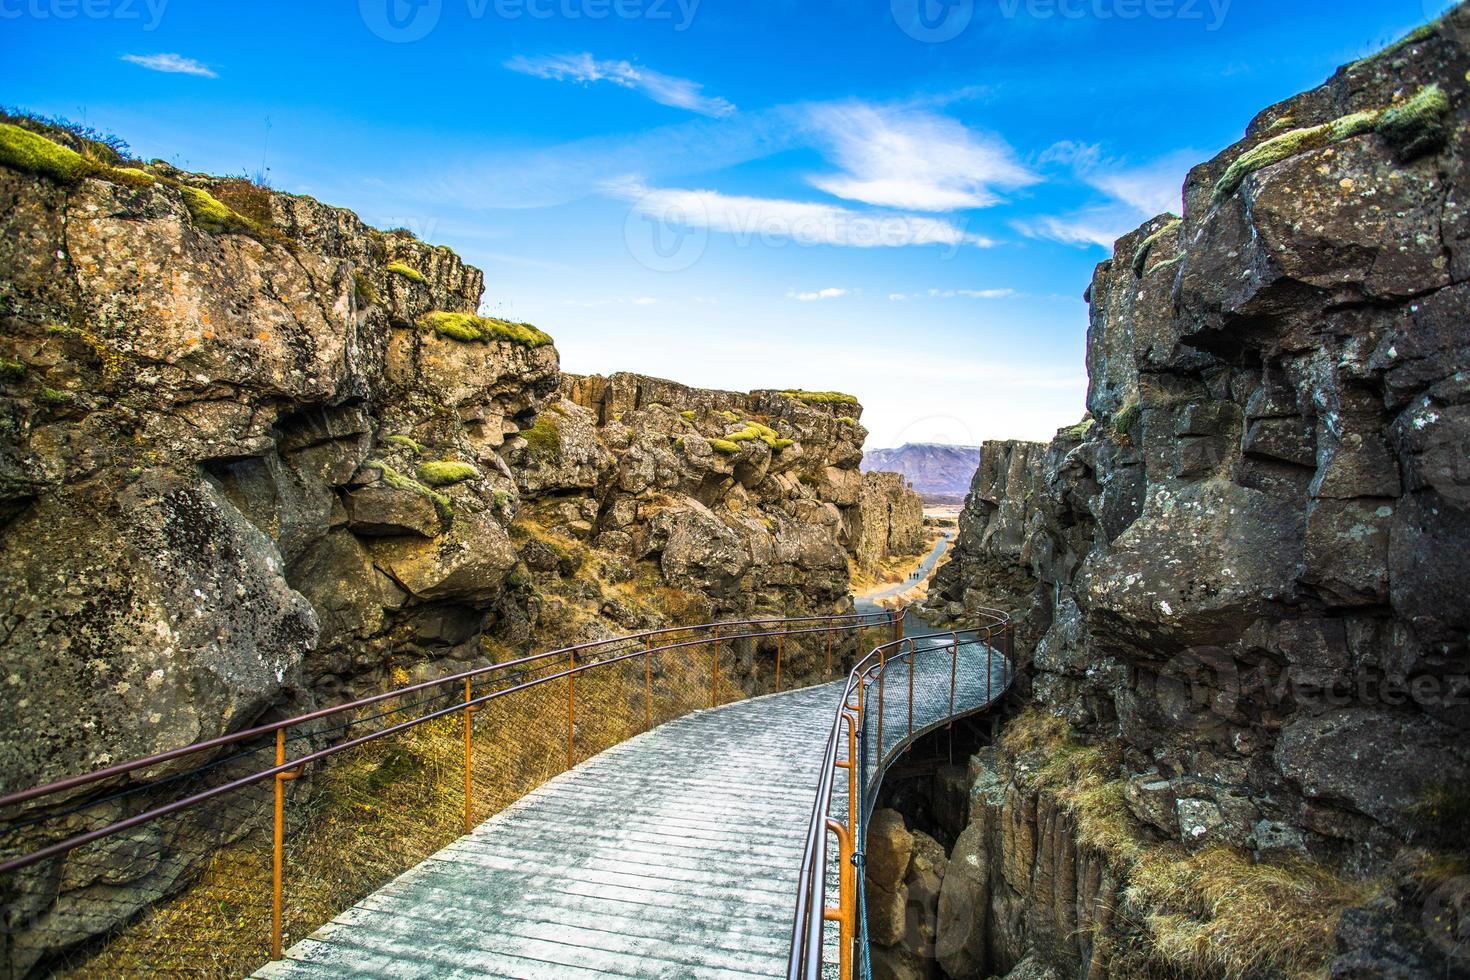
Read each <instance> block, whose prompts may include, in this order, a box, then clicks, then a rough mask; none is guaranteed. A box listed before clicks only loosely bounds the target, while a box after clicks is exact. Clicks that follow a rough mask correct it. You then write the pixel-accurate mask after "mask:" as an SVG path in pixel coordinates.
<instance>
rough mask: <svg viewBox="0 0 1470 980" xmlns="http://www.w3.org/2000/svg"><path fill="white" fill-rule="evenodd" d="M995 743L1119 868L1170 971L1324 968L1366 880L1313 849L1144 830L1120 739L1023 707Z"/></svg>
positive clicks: (1367, 892)
mask: <svg viewBox="0 0 1470 980" xmlns="http://www.w3.org/2000/svg"><path fill="white" fill-rule="evenodd" d="M1000 744H1001V748H1003V749H1004V750H1005V751H1006V752H1007V753H1009V754H1011V755H1012V756H1015V757H1017V759H1018V767H1019V768H1021V769H1022V770H1023V774H1024V775H1023V778H1024V779H1025V780H1026V781H1027V782H1028V783H1029V784H1030V785H1032V786H1034V787H1035V788H1037V789H1039V790H1041V791H1043V792H1046V793H1050V794H1052V795H1053V796H1054V797H1055V798H1056V800H1057V801H1058V802H1059V803H1060V804H1061V806H1062V807H1063V808H1064V809H1065V810H1066V812H1067V813H1068V814H1069V815H1070V816H1071V817H1072V819H1073V821H1074V823H1075V825H1076V836H1077V840H1078V841H1079V842H1080V843H1081V844H1082V845H1083V846H1085V847H1089V848H1091V849H1093V850H1095V851H1097V852H1098V853H1100V854H1102V855H1104V856H1105V857H1106V858H1107V860H1108V862H1109V864H1111V865H1112V866H1113V867H1114V868H1115V869H1116V870H1117V871H1119V872H1120V873H1121V874H1122V875H1123V876H1124V878H1125V879H1126V881H1127V885H1126V888H1125V892H1124V894H1125V899H1126V901H1125V903H1124V904H1125V907H1124V908H1123V909H1120V910H1119V911H1120V913H1122V914H1123V915H1124V916H1126V917H1129V918H1135V919H1136V920H1137V921H1138V924H1139V925H1140V926H1141V927H1142V932H1143V934H1144V939H1145V941H1146V944H1147V949H1146V950H1145V951H1144V952H1145V955H1146V956H1147V958H1148V960H1150V961H1151V963H1152V964H1153V965H1155V966H1156V967H1158V968H1160V969H1161V970H1163V971H1164V972H1165V973H1166V974H1168V975H1183V976H1188V977H1211V978H1216V977H1218V978H1243V977H1251V976H1260V975H1279V976H1286V977H1291V978H1297V977H1303V978H1304V977H1309V976H1319V975H1320V974H1321V971H1322V969H1323V966H1324V965H1325V961H1326V958H1327V954H1328V951H1329V950H1330V949H1331V944H1330V942H1329V940H1330V937H1331V934H1332V929H1333V927H1334V925H1335V924H1336V922H1337V919H1338V917H1339V916H1340V915H1341V914H1342V912H1343V910H1344V909H1347V908H1349V907H1351V906H1354V905H1359V904H1361V903H1363V902H1365V901H1367V900H1368V899H1369V898H1370V897H1371V895H1372V892H1373V886H1372V885H1371V884H1366V883H1361V882H1354V881H1350V880H1348V879H1346V878H1344V877H1342V876H1341V875H1339V874H1337V873H1336V872H1334V871H1332V870H1331V869H1329V868H1326V867H1324V866H1322V865H1319V864H1314V863H1311V862H1308V861H1291V862H1284V863H1266V862H1257V861H1254V860H1253V859H1252V858H1251V857H1250V855H1248V854H1247V853H1245V852H1243V851H1240V850H1238V849H1235V848H1230V847H1224V846H1216V847H1209V848H1205V849H1203V850H1200V851H1196V852H1190V851H1188V850H1187V849H1185V848H1184V847H1183V846H1181V845H1180V844H1177V843H1174V842H1158V841H1154V840H1151V839H1150V838H1149V836H1148V835H1147V834H1146V833H1145V832H1144V830H1143V828H1142V826H1141V825H1140V824H1139V823H1138V821H1137V820H1136V819H1135V818H1134V816H1133V814H1132V813H1131V812H1130V811H1129V809H1128V806H1127V804H1126V803H1125V802H1124V799H1123V782H1122V780H1121V779H1119V778H1117V773H1118V764H1119V756H1118V749H1117V747H1116V746H1114V745H1109V746H1107V747H1100V746H1089V745H1083V744H1081V743H1079V742H1078V741H1077V740H1076V739H1075V738H1074V737H1073V736H1072V732H1071V728H1070V726H1068V725H1067V723H1066V722H1065V721H1064V720H1063V719H1061V718H1057V717H1055V716H1053V715H1051V714H1049V713H1048V712H1045V711H1042V710H1040V709H1038V708H1032V709H1028V710H1027V711H1025V712H1023V713H1022V714H1021V715H1019V716H1018V717H1017V718H1016V719H1015V720H1014V721H1012V722H1011V723H1010V724H1009V725H1008V726H1007V727H1006V731H1005V733H1004V734H1003V735H1002V737H1001V742H1000ZM1028 766H1029V767H1032V768H1028Z"/></svg>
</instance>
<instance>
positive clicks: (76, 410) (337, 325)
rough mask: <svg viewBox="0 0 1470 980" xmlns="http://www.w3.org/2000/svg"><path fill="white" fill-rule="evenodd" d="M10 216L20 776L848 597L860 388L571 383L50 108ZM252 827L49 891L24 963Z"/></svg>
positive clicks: (112, 859) (423, 290) (174, 883)
mask: <svg viewBox="0 0 1470 980" xmlns="http://www.w3.org/2000/svg"><path fill="white" fill-rule="evenodd" d="M0 202H3V211H0V324H3V331H0V525H3V536H0V608H3V610H4V622H5V663H6V669H5V671H4V672H3V676H4V677H5V697H4V698H0V732H4V735H3V736H0V793H3V792H9V791H12V790H16V789H19V788H23V787H29V786H32V785H35V784H39V783H44V782H47V781H49V780H52V779H56V778H60V777H63V776H68V775H72V774H76V773H82V772H86V771H89V770H93V769H96V768H98V767H101V766H104V765H106V764H108V763H110V762H116V761H120V760H123V759H126V758H131V757H135V756H138V755H144V754H149V753H153V752H157V751H162V750H164V749H168V748H173V747H176V746H180V745H184V744H187V743H190V742H193V741H196V740H200V739H206V738H209V737H212V736H216V735H220V734H224V733H227V732H231V731H235V730H238V729H240V728H242V727H245V726H248V725H250V724H252V723H255V722H257V721H260V720H263V719H266V718H270V717H279V716H280V715H282V714H288V713H297V712H301V711H305V710H308V709H311V708H313V707H317V706H321V705H325V704H331V703H340V702H341V701H343V700H346V699H348V698H350V697H354V696H358V695H362V694H365V693H372V692H376V691H379V690H382V689H385V688H388V687H391V686H395V685H401V684H403V683H405V682H406V681H411V680H422V679H429V678H433V677H436V676H442V675H444V674H446V673H450V672H453V671H455V670H459V669H463V668H464V667H466V666H471V665H479V664H485V663H489V662H492V661H494V660H496V659H502V658H504V657H505V656H508V655H509V654H510V653H512V652H514V651H518V650H519V651H524V650H526V649H527V648H530V647H535V648H538V649H544V648H548V647H552V646H555V645H557V644H558V643H560V642H562V641H564V640H572V639H586V638H591V637H600V636H607V635H615V634H620V633H625V632H629V631H631V630H634V629H637V628H640V627H644V626H652V625H656V624H660V623H663V622H667V621H704V620H707V619H708V618H711V617H714V616H732V615H736V614H751V615H769V614H797V613H802V612H811V613H830V612H833V611H841V610H844V609H847V608H849V606H850V600H849V597H848V554H849V552H848V541H849V537H850V534H851V533H852V529H853V528H856V527H860V526H866V525H864V524H863V522H862V521H860V520H858V519H857V518H856V516H855V515H856V514H857V513H859V511H860V508H861V507H862V503H863V500H864V486H863V478H862V475H861V474H860V472H859V469H858V465H859V462H860V461H861V458H862V443H863V439H864V437H865V434H866V433H865V430H864V429H863V428H862V427H861V425H860V424H859V422H858V419H859V418H860V417H861V414H862V408H861V406H860V405H859V404H857V402H856V400H855V399H853V398H852V397H851V396H845V395H839V394H836V393H830V392H827V393H810V392H803V391H762V392H753V393H750V394H737V393H731V392H713V391H701V390H697V389H692V388H686V387H684V386H681V385H676V384H673V383H671V382H665V381H659V380H657V379H652V378H643V377H639V376H636V375H614V376H612V377H610V378H597V377H589V378H574V377H564V376H562V375H561V373H560V370H559V365H558V355H557V351H556V348H555V346H554V345H553V343H552V339H551V338H550V337H549V336H547V335H546V334H545V333H543V332H541V331H540V330H538V329H536V328H535V327H532V326H529V325H527V324H522V323H512V322H507V321H504V320H499V319H495V318H487V317H479V316H477V315H476V311H477V309H478V308H479V307H480V302H481V297H482V292H483V278H482V276H481V274H480V272H479V271H478V270H476V269H473V268H471V267H469V266H466V265H465V264H464V263H463V262H461V260H460V259H459V258H458V257H457V256H456V255H454V254H453V253H452V252H451V251H449V250H448V249H445V248H442V247H435V246H431V245H427V244H425V243H423V242H420V241H418V240H416V239H415V238H413V237H412V236H411V235H409V234H407V233H406V232H396V233H395V232H381V231H378V230H375V229H372V228H369V227H367V226H366V225H364V224H363V223H362V222H361V221H360V220H359V219H358V218H357V217H356V215H354V214H352V213H351V212H349V211H345V210H342V209H339V208H333V207H329V206H327V205H323V204H320V203H318V202H317V201H314V200H312V199H311V198H307V197H300V196H295V195H290V194H285V193H278V192H273V191H270V190H268V189H265V188H262V187H259V186H257V185H254V184H251V183H250V182H248V181H244V180H238V179H221V178H216V177H210V176H207V175H202V174H192V173H185V172H182V171H179V170H176V169H174V168H172V167H170V166H168V165H167V164H164V163H162V162H154V163H151V164H142V163H139V162H137V161H129V160H125V159H122V158H121V157H120V156H118V154H117V153H116V152H114V151H113V150H112V149H111V148H109V147H108V146H106V145H103V144H99V143H96V142H93V141H91V140H89V139H86V138H83V137H81V136H78V135H76V134H74V133H71V132H68V131H66V130H62V129H57V128H54V127H50V126H46V125H43V124H40V123H37V122H35V121H33V120H29V119H24V118H16V117H6V118H5V119H4V120H0ZM800 670H801V664H800V662H799V661H797V660H796V659H795V658H789V662H788V664H787V677H788V683H790V682H791V681H794V680H799V679H800V678H799V677H797V676H796V675H797V674H799V672H800ZM194 761H199V760H194ZM228 761H229V760H222V761H221V764H222V765H223V764H224V763H226V762H228ZM230 771H231V770H230V769H229V768H228V767H226V768H223V769H221V770H220V771H219V774H218V775H219V776H220V777H221V778H224V777H225V776H226V775H227V774H228V773H229V772H230ZM146 775H147V777H148V778H150V779H153V778H157V777H159V776H161V775H167V767H163V768H161V769H159V770H150V771H149V772H148V773H147V774H146ZM116 788H117V787H115V786H108V787H107V790H108V791H111V790H113V789H116ZM261 800H262V804H263V801H264V797H262V798H261ZM140 804H141V801H140V800H138V799H133V800H130V801H129V802H128V805H129V806H134V807H136V806H138V805H140ZM119 812H121V811H119ZM130 812H131V811H130ZM261 814H262V811H261V810H260V809H258V808H256V809H251V808H250V807H246V808H245V809H243V810H235V811H231V812H229V813H228V815H226V814H224V813H222V812H217V811H216V810H214V809H212V808H211V807H209V806H206V807H200V808H197V809H195V810H191V811H189V815H188V816H186V818H185V819H186V820H187V821H190V822H189V823H188V826H187V827H182V828H176V829H175V830H173V831H171V835H172V838H173V839H172V840H170V841H160V842H156V843H157V846H152V845H150V855H149V857H148V860H146V861H144V860H133V859H132V858H131V857H129V856H128V855H129V854H130V853H131V852H130V851H128V850H127V849H128V848H132V847H136V846H138V845H137V843H136V842H135V841H133V840H132V839H131V838H125V837H117V838H112V839H110V840H109V842H108V843H106V844H104V845H102V846H101V847H99V848H98V849H96V853H91V854H89V855H87V857H88V860H89V861H90V862H91V863H90V864H88V863H86V862H83V863H82V864H76V865H71V864H68V863H66V862H56V863H54V864H50V865H47V866H45V867H43V868H40V869H38V870H37V871H36V872H35V873H34V874H33V875H30V873H28V875H30V876H29V877H27V878H26V880H25V881H24V882H23V883H22V884H23V886H24V887H23V888H22V889H21V890H22V892H23V896H22V897H17V896H16V895H13V894H7V896H6V897H5V904H7V906H9V905H10V904H11V903H12V901H14V902H20V903H22V904H24V908H21V907H20V906H19V905H17V906H16V909H15V912H16V918H15V920H14V921H16V922H20V921H22V919H23V920H24V921H26V922H31V923H39V925H38V927H37V928H36V929H35V930H33V931H30V932H24V934H21V933H22V932H23V930H22V931H17V932H14V933H10V932H8V933H7V937H8V938H9V939H13V940H14V943H13V944H11V945H7V953H6V955H7V957H9V958H10V962H9V964H8V965H9V967H10V968H12V969H16V970H18V971H20V972H22V973H23V972H24V971H25V970H26V969H28V968H29V966H30V965H31V964H32V963H34V962H35V961H36V959H37V957H40V956H42V955H44V954H46V953H48V952H54V951H56V950H57V949H62V948H66V947H68V946H72V945H75V944H76V943H78V942H81V941H84V940H86V939H87V938H89V937H91V936H95V935H97V934H100V933H102V932H105V931H107V930H109V929H111V928H114V927H116V926H117V925H119V924H121V923H123V922H125V921H127V920H128V919H129V918H131V917H132V916H133V915H134V914H135V913H136V912H138V911H139V910H140V909H142V908H144V907H146V906H147V905H148V904H149V903H150V902H152V901H155V900H157V899H158V898H160V897H163V896H166V895H168V894H170V893H171V892H173V891H177V890H178V889H179V888H180V887H182V886H183V885H184V884H186V883H187V882H188V881H189V880H190V873H191V871H192V870H193V869H196V868H198V867H199V866H200V865H201V864H202V862H203V861H204V860H205V859H206V858H207V857H208V855H209V853H210V851H211V849H212V848H214V847H216V846H218V845H219V844H221V843H223V842H226V841H228V840H232V839H236V838H238V837H239V836H240V835H242V834H245V833H248V832H250V831H251V830H252V829H253V828H255V827H256V826H258V821H259V819H260V817H261ZM116 815H117V814H116V813H114V812H113V811H111V810H108V809H107V808H106V807H102V808H101V809H98V808H93V810H91V811H89V812H88V813H87V814H86V815H85V817H78V818H76V819H77V821H83V820H85V821H92V823H93V824H97V823H98V822H101V823H105V822H106V821H107V820H108V819H111V818H112V817H114V816H116ZM72 829H73V830H81V829H84V827H83V825H82V824H81V823H78V824H77V826H76V827H74V828H72ZM27 833H29V832H27ZM25 843H26V835H25V834H21V835H20V836H18V837H11V838H8V839H7V842H6V848H7V853H14V849H15V848H22V847H23V846H24V845H25ZM117 849H121V850H120V851H118V850H117ZM114 851H117V853H114ZM102 866H107V867H108V870H107V872H106V874H105V875H99V873H98V872H97V871H96V870H93V871H87V870H85V869H86V867H92V868H94V869H95V868H97V867H102ZM17 887H20V886H17ZM62 909H64V910H65V911H64V914H63V913H61V912H58V913H57V914H55V915H50V913H51V912H52V911H53V910H62ZM48 915H49V916H50V917H49V918H48ZM11 921H12V920H11V918H9V917H8V916H7V926H8V925H9V924H10V923H11Z"/></svg>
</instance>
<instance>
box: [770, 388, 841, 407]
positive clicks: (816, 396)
mask: <svg viewBox="0 0 1470 980" xmlns="http://www.w3.org/2000/svg"><path fill="white" fill-rule="evenodd" d="M781 394H783V395H785V396H786V397H787V398H795V399H796V400H797V401H799V402H802V403H804V404H807V405H856V404H858V400H857V396H856V395H849V394H847V393H846V392H842V391H802V390H801V389H799V388H797V389H792V390H791V391H783V392H781Z"/></svg>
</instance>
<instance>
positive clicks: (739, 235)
mask: <svg viewBox="0 0 1470 980" xmlns="http://www.w3.org/2000/svg"><path fill="white" fill-rule="evenodd" d="M604 189H605V190H606V191H607V192H608V193H610V194H612V195H614V196H616V197H622V198H625V199H627V200H629V201H632V202H633V206H634V208H636V209H637V211H638V212H639V213H641V214H645V215H648V216H650V217H653V218H655V219H657V220H659V221H662V222H665V223H668V224H676V225H680V226H683V227H686V228H708V229H710V230H711V231H719V232H724V233H726V234H730V235H734V236H736V239H737V241H739V242H740V244H747V243H748V242H751V241H756V240H759V241H760V242H761V243H763V244H771V245H781V244H786V243H795V244H797V245H843V246H849V247H853V248H899V247H904V246H909V245H949V246H953V247H958V246H961V245H972V246H975V247H977V248H989V247H990V246H992V245H994V244H995V242H994V241H992V240H991V239H989V238H985V237H984V236H981V235H973V234H970V233H969V232H967V231H965V229H964V228H963V227H961V226H960V225H958V224H955V223H954V222H951V221H946V220H943V219H940V218H931V217H927V216H923V215H910V214H899V213H895V212H866V211H855V210H852V209H849V208H843V207H837V206H834V205H831V204H819V203H811V202H807V201H790V200H784V199H781V198H769V197H747V196H744V195H738V194H724V193H721V192H720V191H713V190H696V189H683V188H672V187H668V188H656V189H655V188H649V187H646V186H644V185H643V184H642V183H641V182H639V181H637V180H633V179H627V180H622V181H615V182H610V183H608V184H606V185H605V188H604Z"/></svg>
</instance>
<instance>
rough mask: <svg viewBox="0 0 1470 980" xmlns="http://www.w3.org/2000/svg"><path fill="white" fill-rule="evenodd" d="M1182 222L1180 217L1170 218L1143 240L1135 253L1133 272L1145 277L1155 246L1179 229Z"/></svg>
mask: <svg viewBox="0 0 1470 980" xmlns="http://www.w3.org/2000/svg"><path fill="white" fill-rule="evenodd" d="M1181 224H1183V222H1182V221H1181V220H1180V219H1178V218H1173V219H1170V220H1169V221H1167V222H1165V223H1164V224H1163V225H1162V226H1161V227H1160V228H1159V229H1158V231H1155V232H1154V233H1153V234H1152V235H1149V236H1148V237H1147V238H1145V239H1144V240H1143V243H1142V244H1140V245H1139V246H1138V251H1136V252H1134V253H1133V274H1134V275H1135V276H1138V277H1139V278H1140V279H1141V278H1143V270H1144V269H1145V268H1146V267H1147V266H1148V257H1149V255H1150V254H1151V253H1152V252H1153V250H1154V246H1155V245H1157V244H1158V243H1159V242H1161V241H1163V240H1164V238H1165V237H1166V236H1168V235H1172V234H1173V233H1174V232H1176V231H1178V230H1179V226H1180V225H1181Z"/></svg>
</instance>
